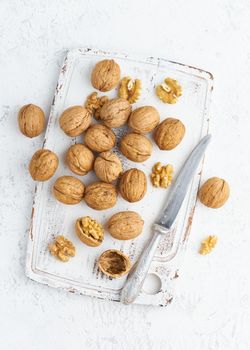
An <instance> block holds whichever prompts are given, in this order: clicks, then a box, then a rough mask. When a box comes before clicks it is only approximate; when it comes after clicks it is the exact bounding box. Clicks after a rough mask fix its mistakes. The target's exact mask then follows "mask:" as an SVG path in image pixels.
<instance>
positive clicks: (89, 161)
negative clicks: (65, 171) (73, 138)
mask: <svg viewBox="0 0 250 350" xmlns="http://www.w3.org/2000/svg"><path fill="white" fill-rule="evenodd" d="M66 162H67V164H68V167H69V168H70V170H71V171H73V173H75V174H77V175H86V174H87V173H88V172H89V171H90V170H92V169H93V165H94V155H93V153H92V152H91V151H90V149H88V147H86V146H84V145H82V144H81V143H76V144H75V145H72V146H70V148H69V149H68V152H67V155H66Z"/></svg>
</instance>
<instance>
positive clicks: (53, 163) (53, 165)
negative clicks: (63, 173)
mask: <svg viewBox="0 0 250 350" xmlns="http://www.w3.org/2000/svg"><path fill="white" fill-rule="evenodd" d="M58 163H59V161H58V157H57V155H56V154H55V153H54V152H52V151H50V150H48V149H40V150H38V151H36V152H35V153H34V155H33V157H32V158H31V161H30V164H29V172H30V175H31V177H32V179H33V180H36V181H46V180H49V179H50V178H51V177H52V176H53V175H54V174H55V172H56V169H57V167H58Z"/></svg>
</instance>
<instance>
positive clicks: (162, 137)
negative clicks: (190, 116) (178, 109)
mask: <svg viewBox="0 0 250 350" xmlns="http://www.w3.org/2000/svg"><path fill="white" fill-rule="evenodd" d="M184 135H185V126H184V124H183V123H182V122H181V121H180V120H179V119H175V118H167V119H165V120H163V121H162V122H161V123H160V124H159V125H158V126H157V128H156V129H155V131H154V140H155V142H156V144H157V146H158V147H159V148H160V149H161V150H168V151H169V150H171V149H174V148H175V147H176V146H178V145H179V143H180V142H181V141H182V139H183V137H184Z"/></svg>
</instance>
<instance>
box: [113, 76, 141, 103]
mask: <svg viewBox="0 0 250 350" xmlns="http://www.w3.org/2000/svg"><path fill="white" fill-rule="evenodd" d="M118 95H119V97H122V98H125V99H126V100H128V102H129V103H131V104H132V103H135V102H136V101H137V100H138V99H139V97H140V95H141V81H140V79H132V78H130V77H124V78H122V80H121V82H120V87H119V91H118Z"/></svg>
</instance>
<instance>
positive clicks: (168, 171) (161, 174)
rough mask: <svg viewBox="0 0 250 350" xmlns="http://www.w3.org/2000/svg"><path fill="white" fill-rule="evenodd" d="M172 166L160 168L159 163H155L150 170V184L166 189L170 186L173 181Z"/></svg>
mask: <svg viewBox="0 0 250 350" xmlns="http://www.w3.org/2000/svg"><path fill="white" fill-rule="evenodd" d="M173 172H174V169H173V166H172V165H170V164H168V165H166V166H162V165H161V163H160V162H158V163H156V164H155V165H154V167H153V169H152V173H151V182H152V184H153V186H155V187H162V188H167V187H169V186H170V185H171V182H172V179H173Z"/></svg>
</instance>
